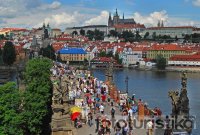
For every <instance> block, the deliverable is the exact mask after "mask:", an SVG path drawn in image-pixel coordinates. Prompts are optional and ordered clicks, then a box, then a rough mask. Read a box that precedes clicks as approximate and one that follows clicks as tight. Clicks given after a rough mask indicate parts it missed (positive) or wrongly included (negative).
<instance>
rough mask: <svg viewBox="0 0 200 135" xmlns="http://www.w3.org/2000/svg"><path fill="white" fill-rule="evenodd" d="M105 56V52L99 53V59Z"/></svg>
mask: <svg viewBox="0 0 200 135" xmlns="http://www.w3.org/2000/svg"><path fill="white" fill-rule="evenodd" d="M106 56H107V55H106V52H105V51H101V52H100V53H99V57H106Z"/></svg>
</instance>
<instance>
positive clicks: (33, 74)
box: [22, 58, 52, 135]
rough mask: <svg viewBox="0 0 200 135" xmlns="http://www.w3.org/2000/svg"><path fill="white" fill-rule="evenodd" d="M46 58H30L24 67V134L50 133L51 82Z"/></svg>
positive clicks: (48, 62) (50, 65)
mask: <svg viewBox="0 0 200 135" xmlns="http://www.w3.org/2000/svg"><path fill="white" fill-rule="evenodd" d="M51 67H52V62H51V61H50V60H49V59H47V58H42V59H41V58H34V59H31V60H30V61H29V62H28V63H27V65H26V69H25V80H26V91H25V93H24V99H23V101H24V104H23V109H24V110H25V111H23V113H22V115H23V119H24V121H26V123H24V129H25V131H26V134H29V135H39V134H50V133H49V132H50V126H49V123H50V121H51V115H52V111H51V96H52V84H51V81H50V68H51Z"/></svg>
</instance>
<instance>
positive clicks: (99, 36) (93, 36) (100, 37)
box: [86, 29, 104, 40]
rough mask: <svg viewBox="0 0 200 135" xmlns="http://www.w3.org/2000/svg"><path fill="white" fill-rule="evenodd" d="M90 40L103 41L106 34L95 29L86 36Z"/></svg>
mask: <svg viewBox="0 0 200 135" xmlns="http://www.w3.org/2000/svg"><path fill="white" fill-rule="evenodd" d="M86 36H87V37H88V38H89V39H90V40H93V39H95V40H103V39H104V33H103V32H102V31H99V30H97V29H95V30H94V31H91V30H88V31H87V35H86Z"/></svg>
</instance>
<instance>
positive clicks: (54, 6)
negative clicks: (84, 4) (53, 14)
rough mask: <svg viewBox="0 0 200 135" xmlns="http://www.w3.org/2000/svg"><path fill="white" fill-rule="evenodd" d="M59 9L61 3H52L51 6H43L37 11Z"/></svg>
mask: <svg viewBox="0 0 200 135" xmlns="http://www.w3.org/2000/svg"><path fill="white" fill-rule="evenodd" d="M60 7H61V3H60V2H59V1H54V2H52V3H51V4H43V5H41V6H40V7H39V8H38V9H42V10H48V9H59V8H60Z"/></svg>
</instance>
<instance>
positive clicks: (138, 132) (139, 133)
mask: <svg viewBox="0 0 200 135" xmlns="http://www.w3.org/2000/svg"><path fill="white" fill-rule="evenodd" d="M104 107H105V115H107V117H108V118H109V119H110V120H111V115H110V109H111V106H110V105H109V103H107V102H105V106H104ZM115 108H116V112H115V119H116V120H119V119H123V118H122V115H121V112H120V111H119V109H118V107H117V106H115ZM94 119H95V116H94ZM94 119H93V125H92V127H89V125H88V124H86V125H83V127H82V128H79V129H77V135H97V133H95V121H94ZM163 134H164V132H163V131H162V130H161V131H160V130H155V131H154V135H163ZM111 135H115V133H114V129H113V128H112V130H111ZM132 135H147V133H146V129H134V130H133V133H132Z"/></svg>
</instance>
